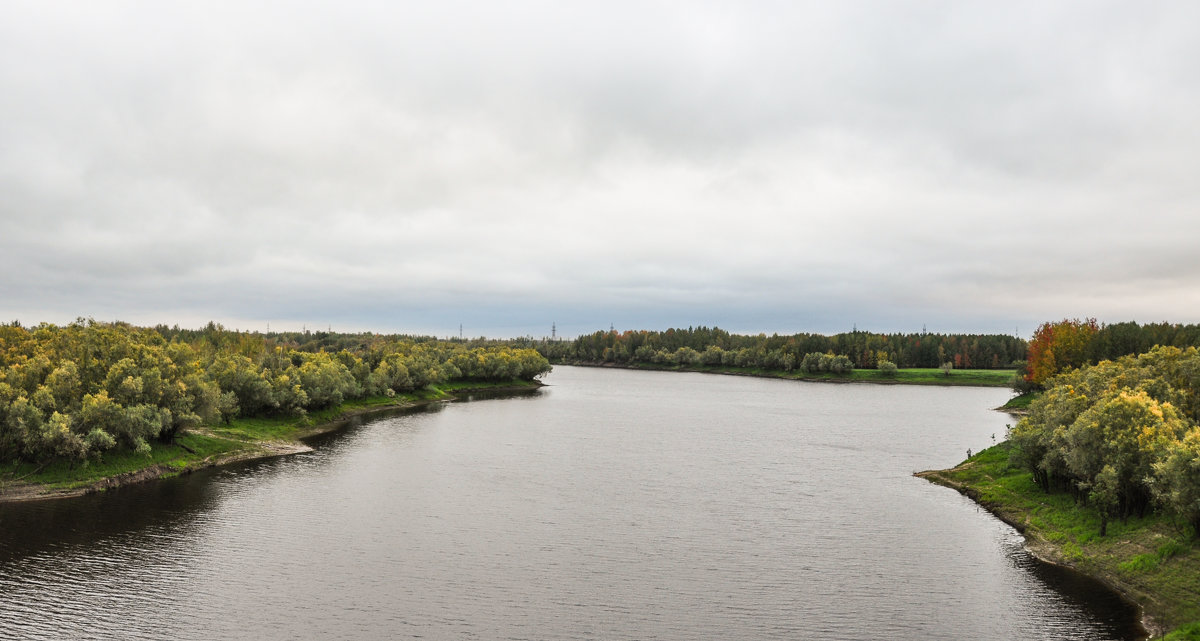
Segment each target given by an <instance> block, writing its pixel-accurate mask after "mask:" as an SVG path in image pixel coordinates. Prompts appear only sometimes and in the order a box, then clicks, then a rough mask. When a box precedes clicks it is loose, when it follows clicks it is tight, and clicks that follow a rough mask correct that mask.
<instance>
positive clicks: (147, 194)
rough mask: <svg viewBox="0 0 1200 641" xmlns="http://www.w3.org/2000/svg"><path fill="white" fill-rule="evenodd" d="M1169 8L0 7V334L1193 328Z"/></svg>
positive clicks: (1196, 53)
mask: <svg viewBox="0 0 1200 641" xmlns="http://www.w3.org/2000/svg"><path fill="white" fill-rule="evenodd" d="M1198 12H1200V10H1198V9H1196V8H1195V7H1193V6H1192V5H1191V4H1190V3H1182V2H1180V3H1172V2H1163V3H1154V4H1151V5H1145V6H1137V7H1132V6H1127V5H1125V4H1123V3H1088V4H1052V5H1046V4H1045V3H1032V2H1030V3H1015V4H1014V3H1008V4H1004V5H996V4H986V3H959V2H945V3H888V4H880V3H867V2H863V3H839V4H836V5H830V4H826V3H800V4H795V3H771V2H759V3H739V4H731V3H716V2H714V3H689V4H687V5H678V4H674V3H605V4H603V5H600V4H597V5H590V6H578V5H564V4H561V3H549V2H521V3H506V4H490V3H474V2H450V3H437V4H431V3H412V4H409V3H374V2H355V3H347V4H338V5H334V4H326V3H320V2H312V3H301V4H295V5H293V4H288V5H286V6H285V5H280V4H275V3H269V2H262V3H254V2H251V3H220V2H218V3H206V4H205V5H197V6H195V7H174V6H168V5H155V6H148V7H134V6H132V5H130V6H111V5H107V6H103V7H101V6H93V5H88V4H80V5H78V6H75V7H73V8H72V10H71V11H63V10H60V9H58V8H54V7H50V6H48V5H39V4H36V3H32V4H24V5H11V4H10V5H7V6H6V7H5V8H4V9H2V10H0V18H2V19H0V189H2V190H3V193H4V194H5V197H4V199H3V201H0V265H2V266H3V268H4V270H5V274H7V275H6V276H5V277H4V278H3V280H0V292H2V293H3V298H4V301H3V304H2V309H0V312H4V313H7V314H9V315H16V316H19V317H21V318H22V320H25V321H28V322H36V321H39V320H51V321H56V322H62V321H65V320H70V319H71V318H73V317H75V316H76V315H79V314H87V313H91V312H90V311H89V310H101V311H98V312H96V313H103V314H104V315H113V316H120V317H125V318H129V319H131V320H137V319H149V320H151V321H153V322H158V321H162V322H172V323H173V322H177V321H178V322H186V321H187V320H188V319H196V320H199V322H203V320H207V318H215V319H217V320H222V319H237V320H239V322H245V323H251V322H256V323H261V322H262V321H265V320H266V319H269V318H274V319H277V320H276V322H284V320H285V319H287V320H290V321H296V322H301V323H302V322H311V323H315V324H319V323H320V322H322V320H323V319H326V320H330V319H332V320H337V321H339V322H341V323H343V324H346V325H347V326H351V325H357V326H360V327H363V326H366V325H370V324H371V323H380V325H379V326H378V329H381V330H402V331H403V330H406V329H409V328H410V327H409V326H410V325H414V326H415V325H422V326H423V329H426V330H432V329H436V326H437V325H438V324H439V323H449V324H450V325H452V326H455V325H456V324H457V322H461V320H459V321H455V320H454V318H453V317H454V316H462V317H470V318H471V323H472V324H474V325H477V326H480V328H481V329H482V330H483V332H485V333H494V332H489V331H488V330H487V329H486V325H487V323H488V322H489V321H488V320H487V318H489V317H490V318H494V319H496V321H495V324H494V326H493V327H494V328H496V329H497V330H499V331H503V332H506V333H513V334H523V333H535V332H534V331H533V329H532V328H534V327H541V326H542V325H546V324H548V322H547V319H546V318H545V316H547V315H551V314H561V315H562V318H561V320H562V321H563V322H564V323H567V325H568V326H569V325H570V324H571V321H570V320H569V319H570V318H572V317H574V318H576V319H577V320H578V324H579V325H580V326H584V325H586V323H587V322H589V321H587V320H586V319H588V318H591V317H595V319H594V320H593V321H590V322H594V323H596V324H597V326H603V325H604V324H605V323H606V322H612V321H614V320H616V319H612V318H609V319H605V318H604V316H615V315H618V314H617V313H618V312H619V314H620V315H622V316H624V317H625V318H626V319H628V320H627V323H628V324H629V325H631V326H637V325H644V326H652V325H654V324H656V323H661V322H671V323H675V324H701V323H707V324H713V323H712V320H710V319H727V322H728V323H732V324H737V325H739V328H740V329H744V330H746V331H756V330H757V329H761V330H764V331H773V330H780V331H801V330H813V331H838V330H841V329H845V326H846V325H847V324H849V323H854V322H857V323H858V324H859V325H860V326H873V327H874V328H875V329H879V330H881V331H886V330H889V329H896V330H904V329H913V327H912V326H911V324H912V323H919V322H924V321H922V320H921V319H923V318H925V317H926V316H930V315H937V316H939V317H940V318H942V319H946V326H947V328H948V327H949V326H950V325H954V324H958V325H961V326H962V327H961V328H962V329H971V327H970V326H969V325H970V324H972V323H975V324H977V325H980V326H983V325H988V328H989V329H993V330H998V331H999V330H1003V328H1005V327H1008V326H1010V325H1016V324H1020V325H1023V326H1025V327H1026V328H1028V329H1032V327H1033V325H1034V324H1036V322H1038V321H1040V320H1045V319H1047V318H1058V317H1062V316H1085V315H1096V316H1101V317H1102V318H1104V317H1111V318H1110V320H1121V319H1123V318H1126V317H1128V316H1129V315H1130V314H1133V313H1135V312H1144V313H1142V314H1139V315H1142V316H1145V314H1150V316H1145V317H1146V318H1151V317H1164V318H1165V317H1170V318H1172V319H1174V320H1180V321H1194V320H1195V318H1194V311H1193V310H1194V309H1195V306H1194V305H1191V304H1190V303H1189V302H1188V301H1194V299H1195V297H1196V295H1197V294H1196V292H1197V287H1196V285H1195V284H1194V283H1196V282H1200V281H1198V280H1196V279H1195V278H1194V277H1193V276H1194V275H1195V274H1194V272H1195V269H1196V268H1195V264H1196V263H1195V261H1194V260H1193V259H1192V258H1191V255H1190V245H1191V244H1193V242H1194V240H1195V239H1196V238H1197V237H1198V236H1200V223H1198V222H1196V219H1195V217H1194V212H1195V211H1196V205H1197V202H1196V195H1195V193H1194V189H1193V186H1192V183H1193V182H1194V178H1193V176H1194V173H1195V168H1196V166H1197V164H1198V162H1197V161H1198V160H1200V157H1198V153H1197V149H1200V145H1198V144H1197V143H1198V142H1200V140H1197V138H1200V128H1198V127H1197V126H1196V125H1195V118H1194V114H1195V113H1196V112H1197V110H1198V109H1197V108H1198V107H1200V77H1198V75H1200V72H1197V71H1196V68H1195V65H1194V64H1192V63H1191V61H1194V60H1195V59H1197V58H1198V57H1200V50H1198V49H1200V37H1197V36H1198V35H1200V34H1197V33H1196V31H1197V27H1196V26H1195V25H1197V24H1200V20H1198V19H1197V18H1200V15H1197V13H1198ZM1106 291H1111V292H1120V293H1119V294H1115V295H1112V296H1106V295H1104V292H1106ZM1130 301H1136V302H1135V303H1133V302H1130ZM605 310H610V313H606V311H605ZM691 316H694V317H695V318H694V319H690V318H687V317H691ZM356 319H357V320H356ZM672 319H677V320H672ZM756 319H757V320H760V321H761V326H760V327H757V328H756V327H755V323H756ZM551 320H552V319H551ZM873 320H874V321H876V322H872V321H873ZM523 324H524V325H523ZM888 324H893V325H894V327H887V325H888ZM904 324H909V326H907V327H902V326H901V325H904ZM993 325H995V327H992V326H993ZM523 326H525V327H528V328H529V329H521V328H522V327H523ZM364 328H365V327H364Z"/></svg>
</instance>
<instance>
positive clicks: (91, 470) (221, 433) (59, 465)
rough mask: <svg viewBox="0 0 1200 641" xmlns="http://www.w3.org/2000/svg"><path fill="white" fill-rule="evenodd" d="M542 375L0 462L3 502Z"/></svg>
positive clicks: (212, 458) (144, 472) (57, 493)
mask: <svg viewBox="0 0 1200 641" xmlns="http://www.w3.org/2000/svg"><path fill="white" fill-rule="evenodd" d="M540 386H541V383H537V382H528V381H519V380H513V381H506V382H499V383H476V382H456V383H448V384H443V385H439V386H434V387H431V388H429V389H425V390H420V391H417V392H413V393H409V394H397V395H396V396H394V397H387V396H374V397H368V398H362V399H356V400H353V401H349V402H346V403H343V404H341V405H338V406H336V407H331V408H327V409H324V410H321V411H318V412H312V413H309V414H306V415H304V416H288V417H266V418H238V419H234V420H233V421H231V422H230V423H229V424H224V423H220V424H216V425H206V426H202V427H199V428H195V429H192V430H189V431H187V432H186V433H183V434H180V435H179V436H177V437H176V439H175V442H173V443H153V444H152V446H151V451H150V452H149V453H148V454H140V453H137V452H133V451H123V452H117V453H113V452H110V453H106V454H105V455H104V456H102V457H101V458H99V459H93V460H89V461H88V462H87V463H85V464H82V465H81V464H72V463H71V462H68V461H57V462H54V463H50V464H47V465H42V466H38V465H34V464H32V463H19V464H16V465H7V466H4V467H3V468H0V502H3V501H14V500H29V499H40V498H58V497H67V496H78V495H80V494H85V493H88V492H93V491H100V490H104V489H107V488H111V487H118V486H121V485H127V484H129V483H136V482H140V481H145V480H149V479H153V478H164V477H171V476H177V475H179V474H184V473H187V472H191V471H194V470H198V469H202V468H205V467H212V466H215V465H221V464H225V463H230V462H233V461H242V460H249V459H254V458H264V457H270V456H281V455H286V454H294V453H296V452H303V451H307V450H308V449H309V448H308V446H307V445H305V444H304V443H303V442H302V441H301V439H303V438H306V437H309V436H314V435H316V434H320V433H323V432H328V431H331V430H334V429H337V428H338V427H340V426H341V425H342V424H343V422H344V421H346V420H348V419H351V418H353V417H355V416H363V415H367V414H372V413H376V412H384V411H392V410H400V409H405V408H411V407H417V406H419V405H422V404H425V403H431V402H439V401H448V400H454V399H455V398H458V397H460V396H463V395H466V394H469V393H472V392H478V391H497V392H500V391H519V390H532V389H536V388H538V387H540Z"/></svg>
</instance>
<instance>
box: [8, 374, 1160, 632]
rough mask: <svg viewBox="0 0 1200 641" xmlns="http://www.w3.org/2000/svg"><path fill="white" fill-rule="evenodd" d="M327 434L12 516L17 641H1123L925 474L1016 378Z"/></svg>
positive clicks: (683, 395)
mask: <svg viewBox="0 0 1200 641" xmlns="http://www.w3.org/2000/svg"><path fill="white" fill-rule="evenodd" d="M548 382H550V383H551V384H552V387H549V388H544V389H542V390H540V391H537V392H534V393H532V394H526V395H522V396H519V397H515V398H500V399H493V400H487V401H484V402H473V403H462V404H454V405H452V406H449V407H447V406H445V405H440V404H439V405H434V406H430V407H428V408H425V409H423V410H422V411H419V412H414V413H407V414H402V415H397V416H391V417H385V418H379V419H372V420H368V421H365V422H362V424H360V425H350V426H348V427H347V428H346V429H345V430H343V431H341V432H339V433H337V434H333V435H326V436H322V437H317V438H315V439H313V440H312V444H313V445H314V446H315V447H316V450H315V451H313V452H310V453H306V454H301V455H296V456H292V457H287V458H281V459H273V460H269V461H260V462H256V463H250V464H243V465H239V466H234V467H230V468H226V469H222V470H214V471H208V472H203V473H198V474H195V475H192V476H189V477H184V478H181V479H173V480H169V481H163V482H155V483H150V484H146V485H142V486H136V487H131V488H123V489H121V490H118V491H114V492H109V493H105V494H101V495H94V496H88V497H83V498H80V499H72V500H66V501H51V502H41V503H26V504H10V505H3V506H0V546H2V547H0V595H3V598H2V599H0V637H4V638H45V639H58V638H96V639H102V638H103V639H108V638H146V639H161V638H181V639H211V638H245V639H289V638H341V639H392V638H478V639H505V638H510V639H518V638H526V639H543V638H554V639H635V638H636V639H695V638H738V639H743V638H754V639H758V638H763V639H767V638H779V639H863V638H891V639H962V638H972V639H997V640H999V639H1044V638H1052V639H1126V638H1135V637H1136V635H1137V630H1136V624H1135V622H1134V621H1133V614H1132V613H1131V612H1130V610H1129V608H1128V607H1127V606H1125V605H1124V604H1122V603H1121V602H1120V601H1119V600H1116V599H1114V598H1113V596H1112V595H1111V594H1109V593H1107V592H1105V591H1103V590H1099V589H1098V588H1097V586H1096V584H1094V583H1093V582H1090V581H1087V580H1086V579H1084V578H1082V577H1080V576H1078V575H1076V574H1074V573H1071V572H1067V571H1064V570H1061V569H1058V568H1053V567H1050V566H1045V565H1043V564H1039V563H1036V562H1034V561H1033V559H1031V558H1030V557H1029V555H1028V554H1027V553H1026V552H1025V551H1024V548H1023V547H1022V545H1021V538H1020V536H1019V535H1018V534H1017V533H1015V532H1014V531H1013V530H1012V529H1011V528H1009V527H1008V526H1005V525H1004V524H1002V523H1000V522H999V521H997V520H996V519H994V518H992V517H991V516H990V515H988V514H987V513H986V512H983V511H982V510H980V509H979V508H978V507H977V506H975V505H974V504H973V503H971V502H970V501H968V500H966V499H964V498H963V497H961V496H959V495H958V494H957V493H955V492H952V491H949V490H946V489H944V488H940V487H936V486H933V485H931V484H929V483H926V482H925V481H922V480H920V479H915V478H912V477H911V473H912V472H913V471H915V470H918V469H926V468H932V467H944V466H946V465H949V464H953V463H954V462H956V461H958V460H959V459H961V458H962V455H963V453H964V452H965V450H966V449H967V448H968V447H970V448H972V449H976V450H978V449H980V448H981V447H983V446H986V445H987V444H989V443H990V435H991V434H993V433H1003V429H1004V423H1005V421H1006V420H1011V419H1007V417H1005V416H1004V415H1002V414H998V413H995V412H990V411H988V410H987V408H989V407H995V406H997V405H999V404H1000V403H1002V402H1003V401H1004V400H1005V398H1006V392H1005V391H1004V390H994V389H961V388H960V389H941V388H913V387H889V386H867V385H862V386H860V385H853V386H850V385H821V384H801V383H795V382H787V381H772V380H757V379H745V378H734V377H718V376H704V375H689V374H670V373H656V372H632V371H610V370H595V369H580V368H558V369H556V371H555V372H554V373H553V374H552V375H551V376H550V377H549V380H548Z"/></svg>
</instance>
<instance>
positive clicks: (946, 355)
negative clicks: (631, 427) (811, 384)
mask: <svg viewBox="0 0 1200 641" xmlns="http://www.w3.org/2000/svg"><path fill="white" fill-rule="evenodd" d="M537 349H538V351H539V352H541V353H542V355H544V356H546V358H548V359H549V360H550V361H552V362H580V363H620V364H634V363H656V364H667V365H682V366H691V365H706V366H721V367H746V368H759V369H770V370H783V371H791V370H799V369H808V367H807V366H806V360H805V359H806V358H807V359H808V363H809V364H810V365H812V366H815V367H820V363H819V360H817V361H814V360H813V359H814V358H816V359H819V357H820V356H821V355H832V356H837V357H843V358H844V359H845V362H844V363H843V362H842V361H839V362H838V365H837V366H838V367H839V368H841V367H848V369H853V368H863V369H875V368H877V367H879V366H880V364H881V363H883V364H885V365H884V367H885V368H887V367H888V364H891V365H896V366H899V367H934V368H935V367H942V366H943V365H945V364H947V363H950V364H952V366H953V367H955V368H977V369H1008V368H1011V367H1014V364H1015V363H1020V362H1023V361H1024V359H1025V355H1026V343H1025V341H1024V340H1023V339H1020V338H1016V337H1013V336H1007V335H1003V334H932V333H925V332H922V333H920V334H877V333H872V332H866V331H858V330H855V331H852V332H844V333H841V334H834V335H832V336H825V335H822V334H807V333H802V334H792V335H784V336H781V335H779V334H772V335H771V336H767V335H766V334H758V335H740V334H731V333H729V332H727V331H725V330H722V329H719V328H716V327H713V328H708V327H688V328H686V329H674V328H673V329H668V330H666V331H646V330H641V331H632V330H631V331H625V332H620V333H618V332H616V331H608V332H604V331H598V332H594V333H592V334H586V335H583V336H579V337H578V338H576V339H575V340H573V341H542V342H540V343H538V344H537ZM828 364H829V365H830V366H832V362H830V363H828ZM809 371H814V370H809ZM823 371H830V370H823Z"/></svg>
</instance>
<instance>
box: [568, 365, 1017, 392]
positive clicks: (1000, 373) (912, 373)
mask: <svg viewBox="0 0 1200 641" xmlns="http://www.w3.org/2000/svg"><path fill="white" fill-rule="evenodd" d="M558 364H560V365H573V366H576V367H610V368H616V369H639V370H652V371H664V372H699V373H702V374H726V375H729V376H756V377H759V378H783V379H787V380H794V381H817V382H823V383H876V384H880V385H943V386H945V385H963V386H969V387H1009V386H1011V385H1012V379H1013V376H1015V375H1016V370H1012V369H956V370H950V373H949V374H947V373H946V372H944V371H942V370H941V369H939V368H920V367H911V368H905V369H898V370H896V372H895V373H894V374H892V375H885V374H884V373H883V372H881V371H879V370H874V369H856V370H854V371H852V372H850V373H849V374H833V373H831V372H815V373H809V372H804V371H800V370H791V371H784V370H768V369H758V368H750V367H723V366H710V365H696V366H689V367H682V366H679V365H656V364H653V363H587V362H568V361H564V362H561V363H558Z"/></svg>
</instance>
